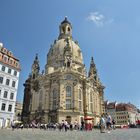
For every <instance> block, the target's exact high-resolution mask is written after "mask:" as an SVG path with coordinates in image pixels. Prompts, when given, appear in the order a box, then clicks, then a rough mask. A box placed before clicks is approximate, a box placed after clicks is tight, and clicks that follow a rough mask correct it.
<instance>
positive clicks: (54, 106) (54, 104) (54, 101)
mask: <svg viewBox="0 0 140 140" xmlns="http://www.w3.org/2000/svg"><path fill="white" fill-rule="evenodd" d="M52 108H53V109H56V108H57V90H56V89H54V90H53V106H52Z"/></svg>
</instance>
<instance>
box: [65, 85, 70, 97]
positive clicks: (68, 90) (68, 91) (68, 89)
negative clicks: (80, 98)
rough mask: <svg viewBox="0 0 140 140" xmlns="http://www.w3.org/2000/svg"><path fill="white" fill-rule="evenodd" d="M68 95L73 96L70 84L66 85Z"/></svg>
mask: <svg viewBox="0 0 140 140" xmlns="http://www.w3.org/2000/svg"><path fill="white" fill-rule="evenodd" d="M66 97H71V87H70V86H67V87H66Z"/></svg>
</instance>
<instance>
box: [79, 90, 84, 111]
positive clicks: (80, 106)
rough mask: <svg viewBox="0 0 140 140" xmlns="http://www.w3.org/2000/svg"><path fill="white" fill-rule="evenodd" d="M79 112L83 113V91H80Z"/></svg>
mask: <svg viewBox="0 0 140 140" xmlns="http://www.w3.org/2000/svg"><path fill="white" fill-rule="evenodd" d="M78 95H79V110H80V111H82V109H83V108H82V91H81V89H79V94H78Z"/></svg>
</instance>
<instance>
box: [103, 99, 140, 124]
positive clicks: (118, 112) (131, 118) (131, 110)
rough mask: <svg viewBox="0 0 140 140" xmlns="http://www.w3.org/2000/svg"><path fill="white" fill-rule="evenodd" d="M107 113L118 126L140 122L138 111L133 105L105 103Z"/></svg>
mask: <svg viewBox="0 0 140 140" xmlns="http://www.w3.org/2000/svg"><path fill="white" fill-rule="evenodd" d="M105 110H106V113H109V114H110V115H111V116H112V119H114V120H115V122H116V124H117V125H128V124H135V123H136V121H137V120H139V113H138V109H137V108H136V106H135V105H133V104H131V103H117V102H108V101H107V102H105Z"/></svg>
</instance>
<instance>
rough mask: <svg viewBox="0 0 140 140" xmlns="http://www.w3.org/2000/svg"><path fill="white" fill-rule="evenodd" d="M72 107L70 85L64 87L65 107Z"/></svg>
mask: <svg viewBox="0 0 140 140" xmlns="http://www.w3.org/2000/svg"><path fill="white" fill-rule="evenodd" d="M71 108H72V88H71V87H70V86H67V87H66V109H71Z"/></svg>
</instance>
